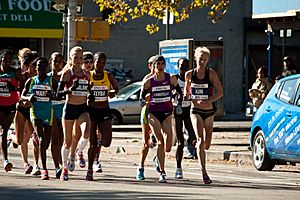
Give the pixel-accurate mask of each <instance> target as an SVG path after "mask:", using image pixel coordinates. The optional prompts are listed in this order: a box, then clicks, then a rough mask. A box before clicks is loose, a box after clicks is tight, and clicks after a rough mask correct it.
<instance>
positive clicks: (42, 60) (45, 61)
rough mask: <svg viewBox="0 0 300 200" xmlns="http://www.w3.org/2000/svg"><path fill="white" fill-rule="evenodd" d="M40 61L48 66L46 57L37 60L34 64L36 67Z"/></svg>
mask: <svg viewBox="0 0 300 200" xmlns="http://www.w3.org/2000/svg"><path fill="white" fill-rule="evenodd" d="M38 61H41V62H44V63H46V65H47V66H48V60H47V59H46V58H44V57H37V58H36V59H35V60H34V61H33V62H32V64H33V66H35V67H36V66H37V63H38Z"/></svg>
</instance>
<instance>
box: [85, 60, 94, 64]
mask: <svg viewBox="0 0 300 200" xmlns="http://www.w3.org/2000/svg"><path fill="white" fill-rule="evenodd" d="M83 63H85V64H92V63H94V62H93V61H92V60H85V61H83Z"/></svg>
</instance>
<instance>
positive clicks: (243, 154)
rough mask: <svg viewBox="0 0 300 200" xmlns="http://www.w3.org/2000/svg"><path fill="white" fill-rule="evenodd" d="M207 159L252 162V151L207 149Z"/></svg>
mask: <svg viewBox="0 0 300 200" xmlns="http://www.w3.org/2000/svg"><path fill="white" fill-rule="evenodd" d="M206 159H207V160H224V161H239V162H252V153H251V151H215V150H211V151H206Z"/></svg>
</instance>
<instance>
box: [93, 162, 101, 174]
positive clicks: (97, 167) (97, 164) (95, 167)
mask: <svg viewBox="0 0 300 200" xmlns="http://www.w3.org/2000/svg"><path fill="white" fill-rule="evenodd" d="M93 170H94V171H95V172H99V173H102V166H101V163H100V162H98V161H95V162H94V164H93Z"/></svg>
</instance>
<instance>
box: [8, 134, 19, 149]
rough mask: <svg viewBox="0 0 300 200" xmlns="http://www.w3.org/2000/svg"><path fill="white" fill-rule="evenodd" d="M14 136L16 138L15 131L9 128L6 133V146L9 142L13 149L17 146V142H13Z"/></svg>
mask: <svg viewBox="0 0 300 200" xmlns="http://www.w3.org/2000/svg"><path fill="white" fill-rule="evenodd" d="M15 138H16V133H15V131H12V130H9V131H8V133H7V147H9V146H10V145H11V144H12V145H13V147H14V148H15V149H16V148H18V147H19V145H18V144H17V143H14V139H15Z"/></svg>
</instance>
